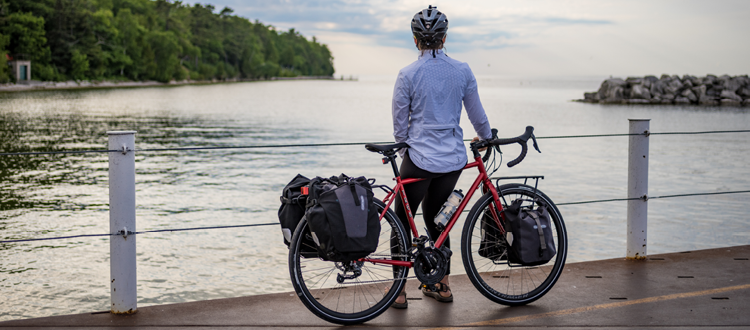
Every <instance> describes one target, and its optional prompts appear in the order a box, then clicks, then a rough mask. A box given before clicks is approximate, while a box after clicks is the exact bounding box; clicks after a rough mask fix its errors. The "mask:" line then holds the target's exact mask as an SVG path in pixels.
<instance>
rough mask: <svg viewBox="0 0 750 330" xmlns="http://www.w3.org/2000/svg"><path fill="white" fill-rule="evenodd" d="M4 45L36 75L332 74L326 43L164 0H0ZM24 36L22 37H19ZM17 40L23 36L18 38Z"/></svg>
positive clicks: (227, 76)
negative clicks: (21, 56) (30, 63)
mask: <svg viewBox="0 0 750 330" xmlns="http://www.w3.org/2000/svg"><path fill="white" fill-rule="evenodd" d="M0 34H2V36H5V37H7V38H8V42H7V46H6V47H5V51H7V52H9V53H11V54H15V53H22V54H29V56H32V58H31V59H32V60H33V61H34V62H35V63H34V70H32V74H33V75H34V76H35V77H37V78H38V79H42V80H59V79H70V78H75V79H112V78H116V79H132V80H148V79H155V80H159V81H169V80H172V79H183V78H185V77H188V76H189V77H190V78H192V79H230V78H261V77H272V76H279V75H285V76H295V75H332V74H333V72H334V71H333V62H332V61H333V57H332V56H331V54H330V51H329V50H328V48H327V47H326V46H325V45H323V44H320V43H318V41H317V40H316V39H315V38H314V37H313V38H312V41H310V40H308V39H306V38H305V37H304V36H302V35H301V34H300V33H299V32H298V31H295V30H294V29H291V30H289V31H287V32H282V33H279V32H278V31H277V30H276V29H275V28H274V27H273V26H270V25H264V24H263V23H261V22H259V21H257V20H256V21H255V22H251V21H249V20H247V19H246V18H242V17H238V16H236V15H234V11H233V10H232V9H231V8H228V7H225V8H223V9H222V10H220V11H218V12H217V9H216V8H215V7H214V6H212V5H208V4H207V5H202V4H195V5H188V4H184V3H183V2H181V1H172V0H12V1H11V2H10V3H7V2H5V0H0ZM24 38H25V39H24ZM21 39H24V40H21Z"/></svg>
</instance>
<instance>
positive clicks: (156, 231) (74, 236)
mask: <svg viewBox="0 0 750 330" xmlns="http://www.w3.org/2000/svg"><path fill="white" fill-rule="evenodd" d="M744 193H750V190H737V191H717V192H707V193H692V194H676V195H663V196H653V197H651V196H648V197H636V198H613V199H599V200H590V201H580V202H567V203H556V204H555V205H556V206H565V205H579V204H594V203H607V202H619V201H630V200H649V199H663V198H674V197H692V196H710V195H726V194H744ZM469 211H470V210H464V211H463V212H464V213H466V212H469ZM420 214H421V213H417V215H420ZM278 225H279V223H278V222H270V223H257V224H248V225H229V226H212V227H193V228H174V229H156V230H144V231H136V232H128V233H127V234H128V235H139V234H149V233H162V232H179V231H190V230H211V229H227V228H242V227H260V226H278ZM121 235H122V233H115V234H85V235H73V236H60V237H46V238H29V239H19V240H5V241H0V244H5V243H20V242H33V241H50V240H60V239H70V238H80V237H106V236H121Z"/></svg>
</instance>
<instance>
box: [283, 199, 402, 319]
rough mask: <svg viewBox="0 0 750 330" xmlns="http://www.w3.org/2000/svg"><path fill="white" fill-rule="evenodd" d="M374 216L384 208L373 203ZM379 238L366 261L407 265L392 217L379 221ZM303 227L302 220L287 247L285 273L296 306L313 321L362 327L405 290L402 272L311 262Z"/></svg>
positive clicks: (354, 264)
mask: <svg viewBox="0 0 750 330" xmlns="http://www.w3.org/2000/svg"><path fill="white" fill-rule="evenodd" d="M375 205H376V207H377V210H378V214H380V213H382V211H383V209H384V208H385V204H383V202H381V201H379V200H377V199H376V200H375ZM380 227H381V230H380V238H379V240H378V247H377V250H376V251H375V252H373V253H372V254H370V255H369V256H367V258H371V259H376V258H379V259H391V260H402V261H403V260H407V258H406V255H407V246H408V244H407V238H406V234H405V232H404V227H403V225H402V224H401V221H399V219H398V217H397V216H396V214H395V213H393V211H391V210H388V212H386V214H385V216H384V217H383V219H381V221H380ZM306 235H307V236H310V229H309V227H308V222H307V220H306V219H305V218H302V221H300V223H299V225H297V229H296V230H295V231H294V236H293V237H292V244H291V245H290V246H289V273H290V275H291V278H292V285H293V286H294V291H296V292H297V296H299V298H300V300H302V303H304V304H305V306H306V307H307V308H308V309H309V310H310V311H311V312H313V313H314V314H315V315H317V316H318V317H320V318H322V319H324V320H326V321H328V322H332V323H338V324H343V325H349V324H358V323H362V322H367V321H369V320H371V319H373V318H375V317H377V316H378V315H380V314H381V313H383V312H384V311H385V310H386V309H388V307H389V306H390V305H391V304H392V303H393V301H395V300H396V298H397V296H398V293H399V292H401V289H403V287H404V285H405V284H406V276H407V274H408V271H409V269H408V268H407V267H398V266H388V265H384V264H375V263H368V262H362V261H351V262H346V263H343V262H333V261H325V260H323V259H320V258H318V257H317V253H316V252H315V251H316V247H315V246H310V245H309V242H312V238H310V239H309V240H306V239H305V236H306Z"/></svg>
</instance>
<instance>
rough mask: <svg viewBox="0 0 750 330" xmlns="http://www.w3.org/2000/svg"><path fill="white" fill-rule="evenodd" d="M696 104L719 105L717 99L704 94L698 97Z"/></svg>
mask: <svg viewBox="0 0 750 330" xmlns="http://www.w3.org/2000/svg"><path fill="white" fill-rule="evenodd" d="M698 104H700V105H719V100H717V99H715V98H713V97H711V96H708V95H706V96H704V97H701V98H699V99H698Z"/></svg>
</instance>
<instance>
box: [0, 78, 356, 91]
mask: <svg viewBox="0 0 750 330" xmlns="http://www.w3.org/2000/svg"><path fill="white" fill-rule="evenodd" d="M278 80H339V81H357V80H358V79H356V78H355V79H352V78H349V79H343V77H342V78H341V79H336V78H335V77H334V76H299V77H271V78H269V79H237V78H234V79H226V80H216V79H214V80H181V81H174V80H173V81H170V82H168V83H162V82H158V81H121V82H117V81H107V80H105V81H93V82H92V81H74V80H69V81H59V82H55V81H33V80H32V81H29V82H28V83H23V84H14V83H9V84H0V93H17V92H31V91H43V90H71V89H109V88H141V87H171V86H187V85H211V84H226V83H240V82H256V81H257V82H260V81H278Z"/></svg>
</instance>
